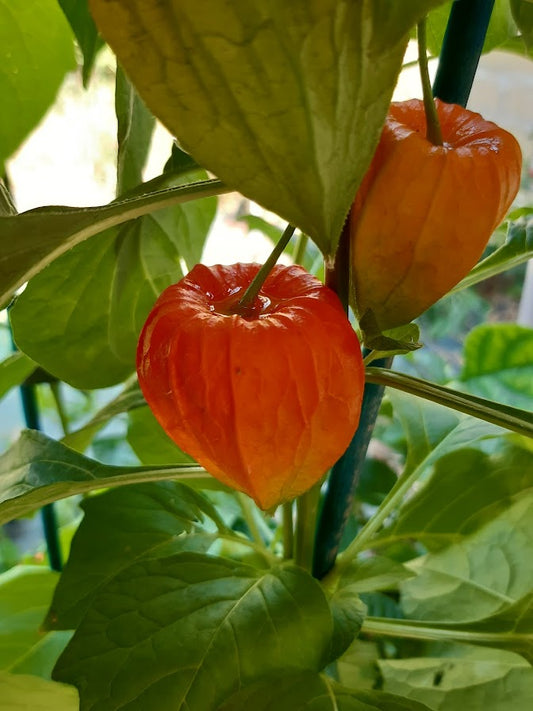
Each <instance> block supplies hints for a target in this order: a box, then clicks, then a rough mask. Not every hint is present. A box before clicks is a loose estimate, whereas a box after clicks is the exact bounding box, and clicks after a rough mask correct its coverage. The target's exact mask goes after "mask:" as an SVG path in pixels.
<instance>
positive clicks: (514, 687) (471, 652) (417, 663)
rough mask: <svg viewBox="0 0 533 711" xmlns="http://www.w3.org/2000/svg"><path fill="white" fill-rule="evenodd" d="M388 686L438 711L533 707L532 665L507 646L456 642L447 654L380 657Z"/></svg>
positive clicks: (517, 710)
mask: <svg viewBox="0 0 533 711" xmlns="http://www.w3.org/2000/svg"><path fill="white" fill-rule="evenodd" d="M378 664H379V668H380V671H381V674H382V676H383V679H384V686H383V688H384V689H385V691H388V692H390V693H393V694H399V695H401V696H406V697H407V698H409V699H415V700H416V701H421V702H423V703H425V704H427V706H429V708H431V709H434V711H457V709H469V711H500V709H513V711H529V708H530V705H531V699H532V698H533V669H532V668H531V666H530V665H529V664H528V663H527V662H526V661H525V660H524V659H522V657H520V656H518V655H516V654H513V653H512V652H505V651H502V650H493V649H483V648H480V647H471V646H466V645H464V646H459V645H454V646H453V648H452V650H451V651H449V652H448V653H447V654H446V656H442V657H433V656H431V657H425V658H413V659H394V660H389V661H384V660H380V661H379V662H378Z"/></svg>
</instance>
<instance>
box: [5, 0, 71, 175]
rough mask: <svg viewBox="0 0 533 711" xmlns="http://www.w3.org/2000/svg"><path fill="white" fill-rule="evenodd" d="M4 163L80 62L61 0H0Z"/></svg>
mask: <svg viewBox="0 0 533 711" xmlns="http://www.w3.org/2000/svg"><path fill="white" fill-rule="evenodd" d="M0 47H1V48H2V49H1V54H0V57H1V61H0V96H1V97H2V111H1V112H0V165H3V163H4V162H5V160H6V159H7V158H9V156H10V155H11V154H12V153H13V152H14V151H15V149H16V148H17V147H18V146H19V145H20V143H21V142H22V141H23V139H24V138H25V137H26V136H27V135H28V134H29V132H30V131H31V130H32V129H33V128H35V126H36V125H37V124H38V123H39V121H40V120H41V118H42V117H43V116H44V114H45V112H46V110H47V109H48V107H49V106H50V105H51V104H52V103H53V101H54V98H55V95H56V93H57V90H58V89H59V87H60V85H61V82H62V81H63V77H64V76H65V74H66V73H67V72H68V71H70V70H71V69H73V68H74V67H75V62H74V44H73V42H72V34H71V32H70V28H69V26H68V24H67V22H66V20H65V18H64V17H63V13H62V12H61V10H60V9H59V7H58V6H57V3H56V2H55V0H39V2H28V1H27V0H0Z"/></svg>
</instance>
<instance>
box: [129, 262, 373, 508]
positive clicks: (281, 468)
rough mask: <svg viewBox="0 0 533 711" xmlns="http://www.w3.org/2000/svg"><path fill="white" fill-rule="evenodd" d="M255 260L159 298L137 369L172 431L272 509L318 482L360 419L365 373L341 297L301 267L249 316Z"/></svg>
mask: <svg viewBox="0 0 533 711" xmlns="http://www.w3.org/2000/svg"><path fill="white" fill-rule="evenodd" d="M258 270H259V265H257V264H234V265H231V266H221V265H217V266H214V267H206V266H203V265H198V266H196V267H194V269H193V270H192V271H191V272H190V273H189V275H188V276H187V277H185V278H184V279H182V280H181V281H180V282H178V283H177V284H174V285H173V286H170V287H168V288H167V289H166V290H165V291H164V292H163V293H162V294H161V296H160V297H159V299H158V301H157V302H156V304H155V306H154V308H153V310H152V312H151V313H150V315H149V316H148V319H147V321H146V323H145V325H144V328H143V330H142V333H141V336H140V339H139V346H138V351H137V372H138V376H139V383H140V386H141V388H142V391H143V393H144V396H145V398H146V400H147V402H148V404H149V405H150V407H151V409H152V411H153V412H154V414H155V416H156V418H157V419H158V421H159V423H160V424H161V426H162V427H163V429H164V430H165V431H166V432H167V434H168V435H169V436H170V437H171V438H172V439H173V440H174V441H175V442H176V444H177V445H178V446H179V447H180V448H181V449H183V450H184V451H185V452H187V453H188V454H190V455H191V456H192V457H194V458H195V459H196V460H197V461H198V462H199V463H200V464H201V465H202V466H204V467H205V469H206V470H207V471H208V472H209V473H211V474H212V475H213V476H214V477H216V478H217V479H219V480H220V481H221V482H223V483H224V484H227V485H228V486H230V487H232V488H234V489H237V490H239V491H243V492H245V493H247V494H248V495H249V496H251V497H252V498H253V499H254V500H255V501H256V503H257V504H258V506H260V507H261V508H262V509H265V510H266V509H271V508H272V507H274V506H276V505H278V504H280V503H283V502H285V501H288V500H291V499H293V498H294V497H296V496H298V495H300V494H302V493H303V492H305V491H306V490H307V489H309V488H310V487H311V486H313V485H314V484H315V483H316V482H317V481H319V480H320V478H321V477H322V476H323V475H324V474H325V472H326V471H327V470H328V468H329V467H330V466H331V465H332V464H333V463H334V462H335V461H336V460H337V459H338V458H339V457H340V456H341V455H342V454H343V452H344V451H345V449H346V447H347V446H348V444H349V442H350V439H351V437H352V436H353V434H354V432H355V429H356V427H357V424H358V421H359V414H360V409H361V399H362V392H363V378H364V374H363V372H364V369H363V363H362V357H361V350H360V346H359V341H358V339H357V336H356V334H355V332H354V330H353V328H352V326H351V325H350V323H349V321H348V320H347V318H346V315H345V313H344V311H343V309H342V306H341V304H340V301H339V300H338V297H337V296H336V294H335V293H334V292H333V291H331V290H330V289H329V288H327V287H325V286H324V285H323V284H321V283H320V282H319V281H318V280H317V279H315V277H313V276H311V275H310V274H308V273H307V272H306V271H305V270H304V269H302V268H301V267H298V266H291V267H285V266H281V265H278V266H276V267H274V269H273V270H272V271H271V273H270V274H269V276H268V277H267V279H266V281H265V282H264V284H263V286H262V288H261V291H260V293H259V296H258V297H257V298H256V300H255V302H254V304H253V305H252V306H251V307H250V308H249V309H248V310H247V311H246V312H245V314H244V315H242V314H238V313H235V309H236V306H237V303H238V301H239V299H240V298H241V297H242V295H243V293H244V291H245V289H246V288H247V286H248V285H249V284H250V282H251V281H252V279H253V277H254V276H255V275H256V274H257V272H258Z"/></svg>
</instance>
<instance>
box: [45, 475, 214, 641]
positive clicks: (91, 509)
mask: <svg viewBox="0 0 533 711" xmlns="http://www.w3.org/2000/svg"><path fill="white" fill-rule="evenodd" d="M81 508H82V509H83V511H84V513H85V516H84V518H83V521H82V522H81V524H80V526H79V528H78V530H77V531H76V534H75V535H74V538H73V540H72V546H71V552H70V557H69V560H68V562H67V564H66V566H65V569H64V570H63V572H62V574H61V578H60V580H59V583H58V585H57V588H56V591H55V593H54V599H53V601H52V604H51V606H50V610H49V612H48V615H47V618H46V621H45V624H46V626H47V627H48V628H49V629H74V628H75V627H77V626H78V625H79V623H80V622H81V619H82V617H83V615H84V614H85V612H86V611H87V608H88V607H89V605H90V604H91V602H92V600H93V598H94V597H95V595H97V594H98V592H99V591H100V590H101V589H102V588H103V587H104V586H105V585H106V584H107V583H108V582H109V581H110V580H111V579H112V578H113V577H114V576H115V575H117V574H118V573H120V572H121V571H122V570H124V569H125V568H128V567H129V566H130V565H131V564H132V563H134V562H136V561H137V560H139V559H141V558H158V557H164V556H168V555H171V554H172V553H176V552H179V551H181V550H183V549H187V545H188V542H189V539H193V540H194V536H191V535H185V534H192V533H194V531H202V530H203V531H204V532H205V531H206V528H205V526H206V524H207V530H209V529H210V530H211V531H213V530H216V525H217V524H218V525H222V524H221V522H220V520H219V518H218V515H217V513H216V511H215V509H214V508H213V506H212V505H211V504H210V503H209V501H208V500H207V499H205V498H204V497H203V496H201V494H198V493H196V492H195V491H193V490H192V489H190V488H189V487H187V486H184V485H183V484H178V483H176V482H170V481H169V482H157V483H148V484H137V485H134V486H128V487H126V488H124V489H120V490H118V489H114V490H111V491H108V492H106V493H104V494H100V495H98V496H92V497H90V498H88V499H85V501H84V502H83V503H82V504H81ZM208 519H211V525H210V526H209V525H208V521H207V520H208ZM212 542H213V537H210V538H209V537H206V538H205V539H204V546H205V548H206V549H207V548H209V546H210V545H211V544H212Z"/></svg>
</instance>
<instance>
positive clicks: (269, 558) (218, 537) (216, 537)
mask: <svg viewBox="0 0 533 711" xmlns="http://www.w3.org/2000/svg"><path fill="white" fill-rule="evenodd" d="M212 539H213V543H214V542H215V541H229V542H230V543H236V544H237V545H240V546H246V547H247V548H251V549H252V550H253V551H255V552H256V553H257V554H259V555H260V556H262V557H263V558H264V559H265V560H266V562H267V563H268V565H276V564H277V563H279V558H277V557H276V556H275V555H274V553H271V552H270V551H269V550H268V548H265V546H264V545H259V544H258V543H256V542H255V541H251V540H250V539H249V538H246V537H244V536H238V535H236V534H235V533H230V532H228V531H226V532H225V533H221V532H220V531H219V532H217V533H213V534H212Z"/></svg>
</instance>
